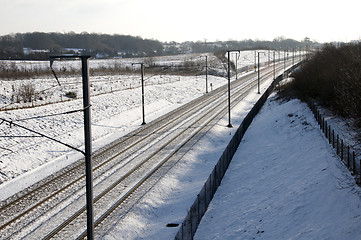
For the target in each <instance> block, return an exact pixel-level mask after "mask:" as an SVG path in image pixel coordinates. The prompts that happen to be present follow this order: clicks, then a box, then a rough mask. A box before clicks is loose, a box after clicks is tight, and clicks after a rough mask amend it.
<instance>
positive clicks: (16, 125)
mask: <svg viewBox="0 0 361 240" xmlns="http://www.w3.org/2000/svg"><path fill="white" fill-rule="evenodd" d="M0 120H2V121H3V122H6V123H8V124H9V126H10V127H11V126H15V127H19V128H22V129H25V130H27V131H29V132H32V133H35V134H38V135H39V136H41V137H44V138H47V139H50V140H52V141H54V142H57V143H59V144H62V145H64V146H66V147H68V148H71V149H73V150H75V151H78V152H81V153H82V154H84V155H85V152H84V151H82V150H80V149H78V148H76V147H74V146H71V145H69V144H67V143H64V142H62V141H59V140H57V139H55V138H52V137H49V136H47V135H45V134H43V133H40V132H37V131H34V130H32V129H30V128H28V127H24V126H22V125H19V124H17V123H14V122H13V121H12V120H7V119H4V118H0Z"/></svg>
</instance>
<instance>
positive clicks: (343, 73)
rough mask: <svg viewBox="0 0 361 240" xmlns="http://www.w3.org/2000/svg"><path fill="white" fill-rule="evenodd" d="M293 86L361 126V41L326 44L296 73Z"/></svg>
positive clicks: (300, 93) (303, 94) (301, 95)
mask: <svg viewBox="0 0 361 240" xmlns="http://www.w3.org/2000/svg"><path fill="white" fill-rule="evenodd" d="M294 76H295V81H294V82H293V88H294V89H295V90H296V92H297V93H298V94H299V96H300V97H301V98H309V97H311V98H313V99H316V100H317V101H318V102H319V103H320V104H322V105H324V106H326V107H329V108H331V109H332V110H333V111H334V112H336V113H338V114H340V115H341V116H345V117H351V118H353V119H355V120H356V122H357V124H358V125H359V126H361V95H360V93H361V43H360V42H359V43H347V44H340V45H338V46H336V45H334V44H325V45H324V46H323V48H322V49H321V50H320V51H317V52H316V53H315V54H314V56H313V57H312V58H309V59H308V60H306V61H305V62H304V64H303V65H302V68H301V70H300V71H298V72H296V73H295V74H294Z"/></svg>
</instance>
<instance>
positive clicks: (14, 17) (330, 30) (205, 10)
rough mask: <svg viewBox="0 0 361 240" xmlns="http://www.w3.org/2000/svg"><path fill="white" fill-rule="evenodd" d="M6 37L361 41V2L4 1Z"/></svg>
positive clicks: (0, 14) (0, 17)
mask: <svg viewBox="0 0 361 240" xmlns="http://www.w3.org/2000/svg"><path fill="white" fill-rule="evenodd" d="M0 2H1V7H0V21H1V28H0V35H6V34H10V33H18V32H34V31H40V32H70V31H74V32H76V33H80V32H89V33H109V34H124V35H133V36H140V37H142V38H153V39H158V40H161V41H177V42H183V41H187V40H189V41H198V40H201V41H205V40H206V41H215V40H230V39H232V40H243V39H260V40H273V39H274V38H276V37H279V36H284V37H286V38H293V39H295V40H302V39H304V38H305V37H309V38H310V39H311V40H317V41H319V42H330V41H350V40H358V39H360V38H361V31H360V29H361V28H360V27H358V24H359V23H361V14H360V5H361V4H360V3H359V1H357V0H343V1H332V0H331V1H326V0H302V1H292V0H291V1H290V0H182V1H171V0H0Z"/></svg>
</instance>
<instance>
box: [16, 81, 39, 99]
mask: <svg viewBox="0 0 361 240" xmlns="http://www.w3.org/2000/svg"><path fill="white" fill-rule="evenodd" d="M15 97H16V100H17V102H20V101H21V100H22V101H23V102H25V103H26V102H32V101H33V100H35V97H36V95H35V86H34V84H32V83H28V84H23V85H21V86H20V87H19V89H18V91H17V92H16V93H15Z"/></svg>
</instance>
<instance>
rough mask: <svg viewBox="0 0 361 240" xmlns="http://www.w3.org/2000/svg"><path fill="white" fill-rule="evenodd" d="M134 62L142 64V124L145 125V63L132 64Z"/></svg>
mask: <svg viewBox="0 0 361 240" xmlns="http://www.w3.org/2000/svg"><path fill="white" fill-rule="evenodd" d="M134 64H139V65H140V75H141V80H142V118H143V122H142V125H145V124H146V123H145V110H144V63H132V65H134Z"/></svg>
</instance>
